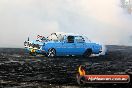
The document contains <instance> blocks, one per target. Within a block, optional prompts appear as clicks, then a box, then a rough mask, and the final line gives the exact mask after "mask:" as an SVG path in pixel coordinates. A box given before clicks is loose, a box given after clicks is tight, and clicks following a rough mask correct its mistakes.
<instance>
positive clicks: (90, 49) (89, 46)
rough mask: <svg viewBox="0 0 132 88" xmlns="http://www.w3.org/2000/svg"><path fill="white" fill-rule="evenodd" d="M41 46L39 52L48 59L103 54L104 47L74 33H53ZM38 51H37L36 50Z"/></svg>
mask: <svg viewBox="0 0 132 88" xmlns="http://www.w3.org/2000/svg"><path fill="white" fill-rule="evenodd" d="M46 40H47V41H45V42H43V45H41V46H40V49H39V52H40V51H41V53H42V54H45V55H46V56H48V57H55V56H69V55H74V56H78V55H82V56H85V57H89V56H90V55H91V54H99V53H101V52H102V45H99V44H97V43H93V42H91V41H90V40H89V39H88V38H87V37H86V36H82V35H78V34H73V33H52V34H51V35H50V36H48V37H47V39H46ZM36 51H37V50H36Z"/></svg>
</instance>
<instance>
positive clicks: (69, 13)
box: [0, 0, 132, 47]
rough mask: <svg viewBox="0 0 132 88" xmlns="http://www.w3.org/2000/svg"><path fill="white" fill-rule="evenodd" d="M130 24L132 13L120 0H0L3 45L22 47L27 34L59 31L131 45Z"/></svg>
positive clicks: (46, 33)
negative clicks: (124, 7)
mask: <svg viewBox="0 0 132 88" xmlns="http://www.w3.org/2000/svg"><path fill="white" fill-rule="evenodd" d="M131 23H132V15H131V14H128V13H127V12H126V11H125V10H123V9H122V8H121V7H120V0H0V47H23V42H24V41H25V40H26V39H27V37H28V36H29V37H30V39H33V38H35V37H36V35H38V34H40V35H44V36H48V35H49V34H50V33H52V32H56V31H61V32H73V33H78V34H84V35H86V36H87V37H88V38H89V39H91V40H94V41H97V42H100V43H103V44H116V45H132V42H131V36H132V31H131V28H132V25H131Z"/></svg>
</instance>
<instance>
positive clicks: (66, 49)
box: [62, 36, 76, 55]
mask: <svg viewBox="0 0 132 88" xmlns="http://www.w3.org/2000/svg"><path fill="white" fill-rule="evenodd" d="M62 48H63V53H64V54H65V55H74V54H75V53H76V50H75V48H76V47H75V42H74V36H67V37H66V38H65V42H64V43H63V45H62Z"/></svg>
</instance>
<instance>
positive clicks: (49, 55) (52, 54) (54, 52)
mask: <svg viewBox="0 0 132 88" xmlns="http://www.w3.org/2000/svg"><path fill="white" fill-rule="evenodd" d="M55 56H56V51H55V49H53V48H52V49H49V51H48V57H55Z"/></svg>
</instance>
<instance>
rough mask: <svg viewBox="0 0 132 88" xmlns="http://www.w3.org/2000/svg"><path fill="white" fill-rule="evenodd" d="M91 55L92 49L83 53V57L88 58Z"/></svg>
mask: <svg viewBox="0 0 132 88" xmlns="http://www.w3.org/2000/svg"><path fill="white" fill-rule="evenodd" d="M91 54H92V49H87V50H86V51H85V53H84V54H83V56H84V57H89V56H91Z"/></svg>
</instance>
